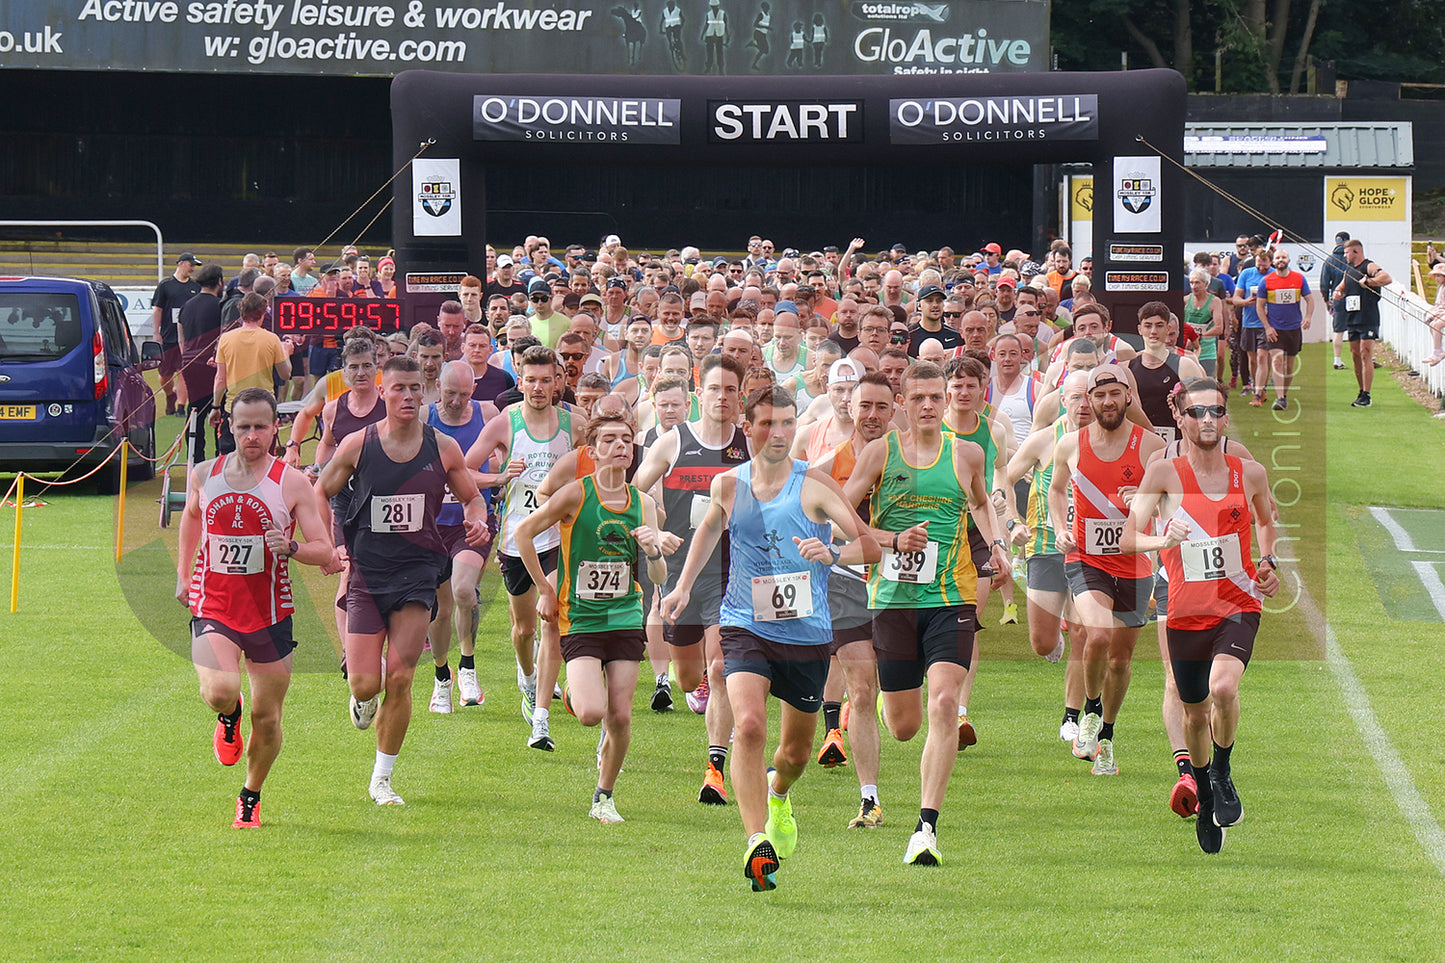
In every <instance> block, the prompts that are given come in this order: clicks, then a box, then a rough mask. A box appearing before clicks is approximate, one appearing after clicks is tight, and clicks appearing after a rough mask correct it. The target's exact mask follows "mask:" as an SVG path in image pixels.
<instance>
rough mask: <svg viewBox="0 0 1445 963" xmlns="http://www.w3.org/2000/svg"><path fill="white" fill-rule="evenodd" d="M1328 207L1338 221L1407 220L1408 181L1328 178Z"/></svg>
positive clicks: (1395, 178) (1375, 178) (1400, 179)
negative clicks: (1406, 182)
mask: <svg viewBox="0 0 1445 963" xmlns="http://www.w3.org/2000/svg"><path fill="white" fill-rule="evenodd" d="M1325 208H1326V211H1327V212H1328V218H1329V219H1330V220H1336V221H1403V220H1405V178H1403V177H1326V178H1325Z"/></svg>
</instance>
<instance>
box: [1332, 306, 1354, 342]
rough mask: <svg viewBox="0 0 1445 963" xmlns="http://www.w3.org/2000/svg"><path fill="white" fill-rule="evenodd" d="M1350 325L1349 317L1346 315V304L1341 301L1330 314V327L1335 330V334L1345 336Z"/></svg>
mask: <svg viewBox="0 0 1445 963" xmlns="http://www.w3.org/2000/svg"><path fill="white" fill-rule="evenodd" d="M1349 323H1350V322H1349V317H1348V316H1347V315H1346V314H1345V302H1344V301H1340V302H1339V303H1338V304H1337V305H1336V306H1335V308H1334V310H1333V311H1331V312H1330V327H1332V328H1334V331H1335V334H1344V333H1345V329H1346V328H1348V327H1349Z"/></svg>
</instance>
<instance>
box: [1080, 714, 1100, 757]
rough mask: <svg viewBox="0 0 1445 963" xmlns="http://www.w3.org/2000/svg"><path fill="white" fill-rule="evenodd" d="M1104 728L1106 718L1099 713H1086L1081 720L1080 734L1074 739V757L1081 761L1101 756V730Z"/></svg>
mask: <svg viewBox="0 0 1445 963" xmlns="http://www.w3.org/2000/svg"><path fill="white" fill-rule="evenodd" d="M1102 728H1104V717H1103V716H1101V715H1099V714H1098V713H1097V712H1086V713H1084V714H1083V716H1082V717H1080V719H1079V734H1078V735H1077V736H1075V737H1074V755H1075V757H1077V758H1079V759H1093V758H1094V757H1095V756H1097V755H1098V754H1099V730H1100V729H1102Z"/></svg>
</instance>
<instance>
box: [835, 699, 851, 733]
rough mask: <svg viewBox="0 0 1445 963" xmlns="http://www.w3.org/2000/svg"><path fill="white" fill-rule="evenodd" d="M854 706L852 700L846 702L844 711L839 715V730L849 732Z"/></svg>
mask: <svg viewBox="0 0 1445 963" xmlns="http://www.w3.org/2000/svg"><path fill="white" fill-rule="evenodd" d="M852 705H853V703H852V701H851V700H849V701H847V702H844V703H843V709H842V711H841V712H839V713H838V728H839V729H841V730H843V731H844V732H847V731H848V720H849V719H850V718H852V716H853V711H852V708H851V707H852Z"/></svg>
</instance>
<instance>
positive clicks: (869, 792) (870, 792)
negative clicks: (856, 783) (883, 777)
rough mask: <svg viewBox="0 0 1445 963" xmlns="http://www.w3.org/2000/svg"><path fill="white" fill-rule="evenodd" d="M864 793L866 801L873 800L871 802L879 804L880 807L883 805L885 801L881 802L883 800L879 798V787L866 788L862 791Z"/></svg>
mask: <svg viewBox="0 0 1445 963" xmlns="http://www.w3.org/2000/svg"><path fill="white" fill-rule="evenodd" d="M862 793H863V798H864V799H871V800H873V801H874V802H876V803H878V804H879V805H882V803H883V800H881V799H879V798H878V787H877V786H864V787H863V789H862Z"/></svg>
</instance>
